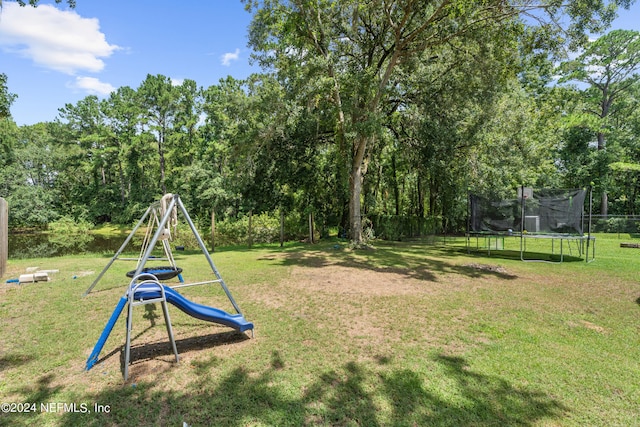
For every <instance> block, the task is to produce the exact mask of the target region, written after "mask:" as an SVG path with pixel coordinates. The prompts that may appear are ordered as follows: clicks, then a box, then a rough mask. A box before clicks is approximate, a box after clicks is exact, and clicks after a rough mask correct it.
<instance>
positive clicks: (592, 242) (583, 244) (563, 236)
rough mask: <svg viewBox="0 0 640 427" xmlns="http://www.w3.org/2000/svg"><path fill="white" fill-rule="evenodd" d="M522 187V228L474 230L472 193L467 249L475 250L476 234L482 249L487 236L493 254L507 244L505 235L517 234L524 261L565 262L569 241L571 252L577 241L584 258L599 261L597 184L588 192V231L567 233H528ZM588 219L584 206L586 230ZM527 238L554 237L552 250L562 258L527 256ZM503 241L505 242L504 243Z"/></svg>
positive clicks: (552, 253) (469, 202)
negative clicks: (594, 212)
mask: <svg viewBox="0 0 640 427" xmlns="http://www.w3.org/2000/svg"><path fill="white" fill-rule="evenodd" d="M520 188H521V191H520V192H519V193H520V195H521V196H520V198H519V199H520V208H521V221H520V230H519V231H517V232H506V233H505V232H486V231H483V232H478V231H472V230H471V214H470V211H471V204H472V202H471V197H472V195H471V194H469V197H468V199H467V231H466V234H465V239H466V246H467V253H470V252H471V238H472V237H475V238H476V250H478V251H479V250H480V243H479V242H480V238H484V241H485V245H484V248H486V249H487V254H488V255H489V256H491V251H492V250H493V251H499V250H503V249H504V247H505V245H504V239H505V237H513V238H519V239H520V260H521V261H524V262H547V263H562V262H564V257H565V252H564V246H565V245H564V243H565V242H566V243H567V247H568V248H569V252H570V254H571V244H572V243H575V244H576V247H577V250H578V256H579V257H582V256H583V255H584V260H585V263H590V262H593V261H595V257H596V238H595V237H594V236H592V235H591V216H592V208H593V188H592V187H589V188H588V195H589V208H588V212H587V214H588V217H587V218H586V221H587V234H586V235H585V234H584V233H583V234H567V233H527V231H526V230H525V229H524V224H525V221H524V218H525V203H526V197H525V194H526V192H525V187H524V186H522V187H520ZM584 222H585V212H584V208H583V210H582V223H583V227H582V229H583V230H584ZM527 239H545V240H550V241H551V254H550V256H554V255H559V256H560V258H559V260H558V261H553V260H546V259H540V258H527V257H525V253H527ZM492 240H493V242H494V244H493V246H492ZM558 240H559V241H560V253H559V254H556V252H555V246H556V241H558ZM500 242H501V243H500ZM590 250H591V257H590V256H589V255H590Z"/></svg>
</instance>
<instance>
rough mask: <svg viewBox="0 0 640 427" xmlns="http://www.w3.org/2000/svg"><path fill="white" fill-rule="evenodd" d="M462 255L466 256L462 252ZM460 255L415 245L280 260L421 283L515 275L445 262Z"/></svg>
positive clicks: (297, 253) (316, 253) (302, 253)
mask: <svg viewBox="0 0 640 427" xmlns="http://www.w3.org/2000/svg"><path fill="white" fill-rule="evenodd" d="M465 255H466V253H465ZM459 256H460V251H458V250H457V249H455V248H443V247H434V246H424V245H416V244H405V243H396V244H388V243H387V244H386V245H384V246H381V247H380V248H377V249H373V250H357V251H354V252H347V251H339V250H334V251H331V250H327V251H323V250H319V249H317V250H306V251H295V252H287V253H285V256H284V258H283V260H282V264H283V265H285V266H286V265H297V266H305V267H312V268H322V267H326V266H330V265H333V266H341V267H347V268H357V269H364V270H370V271H376V272H380V273H394V274H399V275H404V276H406V277H408V278H413V279H417V280H423V281H431V282H436V281H438V275H439V274H446V273H449V274H459V275H463V276H466V277H471V278H477V277H483V276H493V277H497V278H500V279H506V280H514V279H517V276H516V275H513V274H509V273H507V272H506V271H505V270H504V269H500V268H475V267H473V266H469V265H459V264H456V263H454V262H450V261H448V260H449V259H454V258H457V257H459Z"/></svg>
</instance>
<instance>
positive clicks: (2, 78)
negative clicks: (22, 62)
mask: <svg viewBox="0 0 640 427" xmlns="http://www.w3.org/2000/svg"><path fill="white" fill-rule="evenodd" d="M16 97H17V95H15V94H13V93H10V92H9V88H8V87H7V75H6V74H4V73H0V119H4V118H7V117H10V116H11V111H10V108H11V104H13V101H15V99H16Z"/></svg>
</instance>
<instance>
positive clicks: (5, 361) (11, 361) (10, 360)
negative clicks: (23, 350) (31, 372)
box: [0, 353, 34, 372]
mask: <svg viewBox="0 0 640 427" xmlns="http://www.w3.org/2000/svg"><path fill="white" fill-rule="evenodd" d="M33 359H34V356H32V355H27V354H19V353H9V354H5V355H4V356H2V357H0V372H2V371H4V370H5V369H10V368H15V367H17V366H20V365H24V364H26V363H29V362H31V361H32V360H33Z"/></svg>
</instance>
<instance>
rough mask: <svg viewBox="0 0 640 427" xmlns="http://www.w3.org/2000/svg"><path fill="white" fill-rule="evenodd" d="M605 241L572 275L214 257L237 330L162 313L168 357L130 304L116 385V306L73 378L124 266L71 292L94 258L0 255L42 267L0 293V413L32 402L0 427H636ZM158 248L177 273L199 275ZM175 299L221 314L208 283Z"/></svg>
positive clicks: (617, 257) (349, 259)
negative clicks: (40, 276)
mask: <svg viewBox="0 0 640 427" xmlns="http://www.w3.org/2000/svg"><path fill="white" fill-rule="evenodd" d="M621 241H633V239H631V237H629V238H625V236H623V238H622V239H618V238H617V236H605V235H598V236H597V240H596V242H597V251H596V261H595V262H592V263H589V264H587V263H585V262H584V261H583V260H581V259H578V258H577V257H571V256H569V257H568V258H567V259H566V260H565V262H564V263H562V264H549V263H524V262H521V261H520V259H519V252H517V251H518V248H517V247H516V248H512V247H506V249H507V250H505V251H496V252H493V251H492V256H490V257H489V256H487V255H486V253H485V252H477V253H475V252H472V253H470V254H467V251H466V249H465V246H464V241H463V240H461V239H457V240H455V239H453V240H449V241H448V244H447V245H446V246H443V245H441V244H439V243H440V241H436V243H438V244H435V245H432V244H426V243H424V242H420V241H412V242H376V243H375V247H376V249H375V250H357V251H354V250H349V249H348V248H347V246H346V245H345V244H341V243H340V242H337V241H329V242H321V243H319V244H317V245H313V246H310V245H300V244H295V245H294V244H291V245H288V246H285V248H280V247H278V246H277V245H274V246H270V245H263V246H259V247H254V248H253V249H251V250H248V249H246V248H236V249H226V250H216V252H215V253H214V254H213V259H214V261H215V263H216V266H217V268H218V270H219V271H220V273H221V274H222V276H223V277H224V279H225V282H226V283H227V285H228V286H229V287H230V289H231V291H232V293H233V295H234V298H235V299H236V301H237V302H238V304H239V305H240V307H241V309H242V310H243V312H244V314H245V316H246V317H247V319H249V320H250V321H253V322H254V323H255V325H256V329H255V333H256V335H255V339H248V338H247V337H245V336H243V335H240V334H236V333H234V332H232V331H230V330H229V329H227V328H224V327H220V326H217V325H214V324H209V323H205V322H201V321H198V320H196V319H193V318H190V317H188V316H186V315H184V314H183V313H182V312H180V311H179V310H177V309H175V307H172V306H170V307H169V310H170V313H171V319H172V324H173V329H174V333H175V335H176V340H177V345H178V351H179V352H180V357H181V360H180V362H179V363H178V364H176V363H175V361H174V357H173V354H172V351H171V348H170V345H169V343H168V339H167V333H166V329H165V325H164V320H163V318H162V315H161V314H160V310H159V308H156V310H155V311H147V310H145V309H144V308H142V307H136V308H135V309H134V317H133V320H134V330H133V336H134V337H135V339H134V341H133V349H132V360H133V363H132V364H131V365H130V368H129V372H130V379H129V381H128V382H126V383H125V382H124V381H123V379H122V372H121V370H122V363H123V362H122V360H123V355H122V346H123V344H124V337H125V326H124V322H125V316H124V315H123V316H121V318H120V319H119V320H118V323H117V324H116V326H115V328H114V331H113V333H112V335H111V336H110V338H109V340H108V341H107V343H106V345H105V347H104V349H103V351H102V353H101V360H100V363H99V364H98V365H96V366H95V367H94V368H93V369H92V370H90V371H88V372H86V371H84V370H83V369H84V365H85V362H86V359H87V357H88V355H89V353H90V352H91V350H92V348H93V346H94V344H95V342H96V340H97V339H98V336H99V335H100V333H101V331H102V329H103V328H104V325H105V323H106V322H107V320H108V318H109V316H110V315H111V312H112V310H113V309H114V307H115V305H116V303H117V301H118V299H119V298H120V296H122V294H123V293H124V289H125V287H126V285H127V279H126V277H125V274H124V273H125V272H126V271H128V270H130V269H132V268H133V267H132V265H131V263H126V262H124V261H123V262H120V261H119V262H116V263H114V265H113V266H112V267H111V269H110V270H109V271H108V273H107V275H105V277H104V278H103V279H102V280H101V281H100V282H99V283H98V285H97V286H96V288H95V290H94V291H93V292H92V293H91V294H90V295H89V296H88V297H86V298H81V294H82V293H83V292H84V291H85V290H86V289H87V288H88V286H89V285H90V284H91V282H92V281H93V280H94V279H95V277H96V276H97V274H98V273H99V272H100V271H101V270H102V268H103V267H104V266H105V265H106V264H107V262H108V261H109V259H110V256H102V257H100V256H97V257H96V256H93V257H90V256H77V257H61V258H50V259H37V260H33V259H31V260H10V262H9V266H8V269H9V273H8V274H7V275H5V277H4V278H3V282H4V280H6V279H7V278H9V277H17V276H18V275H19V274H21V273H23V272H24V271H25V269H26V268H27V267H32V266H39V267H40V268H41V269H57V270H59V273H55V274H52V275H51V277H52V280H51V281H50V282H46V283H43V282H41V283H35V284H28V285H9V284H4V283H3V284H1V285H0V319H2V320H1V322H0V340H1V342H0V343H1V345H0V402H5V403H14V404H16V405H15V406H17V404H18V403H35V404H36V411H35V412H32V413H0V425H12V426H13V425H18V426H20V425H25V426H26V425H55V426H58V425H59V426H67V425H79V426H86V425H88V426H103V425H182V422H186V423H188V424H189V425H192V426H200V425H203V426H206V425H223V426H224V425H228V426H245V425H252V426H258V425H260V426H262V425H264V426H282V425H292V426H299V425H327V426H335V425H341V426H356V425H362V426H387V425H398V426H405V425H406V426H411V425H421V426H422V425H429V426H431V425H435V426H494V425H495V426H504V425H524V426H585V425H589V426H612V425H614V426H633V425H640V421H638V420H640V405H639V404H638V402H640V386H639V383H638V381H637V378H639V377H640V362H639V361H640V338H639V337H640V334H639V332H640V328H639V326H638V325H639V324H640V323H639V320H638V319H640V316H639V314H640V284H639V281H638V270H639V267H640V249H626V248H620V247H619V243H620V242H621ZM636 241H637V240H636ZM515 244H516V243H514V242H510V243H507V245H515ZM518 245H519V243H518ZM518 247H519V246H518ZM528 248H529V249H531V250H532V251H540V252H541V253H542V252H544V251H548V250H549V249H547V248H545V247H529V246H528ZM175 255H176V256H177V262H178V264H179V265H180V266H181V267H182V268H183V269H184V274H183V275H184V276H185V279H186V280H188V281H198V280H203V279H206V278H209V277H210V276H211V274H210V272H209V270H208V265H207V264H206V262H204V258H203V257H202V256H201V255H198V254H197V253H190V252H186V253H176V254H175ZM180 291H181V292H182V293H183V294H184V295H185V296H187V297H188V298H189V299H192V300H195V301H196V302H199V303H203V304H208V305H212V306H216V307H220V308H223V309H225V310H227V311H232V309H231V306H230V304H229V302H228V301H227V300H226V298H225V296H224V293H223V292H222V291H221V290H220V289H219V288H217V287H215V286H199V287H193V288H185V289H182V290H180ZM65 403H66V404H67V407H66V408H65V407H64V406H61V407H60V408H61V409H58V410H57V412H55V413H51V412H50V413H45V412H43V411H42V410H41V409H42V408H41V406H40V405H41V404H45V406H46V405H47V404H48V405H51V404H53V406H52V407H53V408H56V409H57V408H59V407H58V406H56V405H57V404H62V405H64V404H65ZM69 404H75V405H76V406H75V408H76V409H77V410H78V412H73V411H71V409H73V406H69ZM95 404H99V405H103V406H104V407H108V408H109V412H108V413H105V412H101V413H96V412H95V411H94V405H95ZM46 407H50V406H46ZM85 408H86V410H87V411H88V412H87V413H83V412H82V411H83V410H84V409H85Z"/></svg>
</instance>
